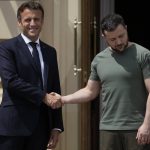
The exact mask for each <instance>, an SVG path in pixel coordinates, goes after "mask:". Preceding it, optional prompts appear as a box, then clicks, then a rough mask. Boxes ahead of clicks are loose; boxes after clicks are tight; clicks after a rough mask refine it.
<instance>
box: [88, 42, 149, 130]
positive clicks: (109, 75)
mask: <svg viewBox="0 0 150 150" xmlns="http://www.w3.org/2000/svg"><path fill="white" fill-rule="evenodd" d="M149 63H150V52H149V51H148V50H147V49H146V48H144V47H142V46H140V45H138V44H136V43H134V44H132V45H131V46H130V47H128V48H126V49H125V50H124V51H123V52H122V53H117V52H114V51H112V50H111V49H110V48H109V47H108V48H106V49H105V50H104V51H102V52H100V53H99V54H97V55H96V57H95V58H94V60H93V62H92V64H91V74H90V78H89V79H90V80H96V81H100V84H101V87H102V88H101V104H102V105H101V119H100V130H136V129H138V127H139V126H140V125H141V124H142V122H143V119H144V115H145V109H146V101H147V96H148V93H147V91H146V88H145V84H144V79H146V78H150V64H149Z"/></svg>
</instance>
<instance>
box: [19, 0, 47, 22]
mask: <svg viewBox="0 0 150 150" xmlns="http://www.w3.org/2000/svg"><path fill="white" fill-rule="evenodd" d="M26 8H27V9H30V10H40V11H41V12H42V18H44V9H43V7H42V5H41V4H40V3H38V2H35V1H30V2H25V3H23V4H21V6H20V7H19V8H18V11H17V19H18V20H21V13H22V12H23V11H24V10H25V9H26Z"/></svg>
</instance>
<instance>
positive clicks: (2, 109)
mask: <svg viewBox="0 0 150 150" xmlns="http://www.w3.org/2000/svg"><path fill="white" fill-rule="evenodd" d="M40 47H41V51H42V55H43V61H44V83H43V85H44V87H43V90H42V89H41V88H40V87H39V81H40V80H41V76H40V74H39V72H38V69H37V68H36V65H35V64H34V61H33V58H32V55H31V53H30V51H29V49H28V47H27V45H26V43H25V42H24V40H23V38H22V37H21V35H18V36H17V37H14V38H12V39H9V40H6V41H3V42H1V43H0V76H1V80H2V86H3V97H2V103H1V105H0V135H9V136H16V135H20V136H24V135H25V136H26V135H31V134H32V132H33V131H34V129H35V127H36V126H37V123H38V119H39V111H40V108H41V105H43V102H42V100H43V98H44V95H45V93H50V92H52V91H54V92H57V93H60V82H59V74H58V65H57V56H56V50H55V49H54V48H53V47H51V46H49V45H47V44H45V43H44V42H42V41H40ZM45 108H46V109H48V118H49V120H48V122H49V127H50V129H52V128H59V129H61V130H62V131H63V121H62V110H61V108H60V109H55V110H54V109H51V108H50V107H47V106H46V107H45Z"/></svg>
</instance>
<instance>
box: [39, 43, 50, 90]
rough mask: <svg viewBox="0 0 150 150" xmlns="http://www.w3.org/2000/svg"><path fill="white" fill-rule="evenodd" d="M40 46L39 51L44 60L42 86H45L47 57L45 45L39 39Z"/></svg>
mask: <svg viewBox="0 0 150 150" xmlns="http://www.w3.org/2000/svg"><path fill="white" fill-rule="evenodd" d="M40 47H41V52H42V56H43V62H44V88H46V86H47V79H48V57H47V53H46V51H47V50H46V47H45V45H44V44H43V43H42V42H41V41H40Z"/></svg>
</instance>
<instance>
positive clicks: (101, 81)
mask: <svg viewBox="0 0 150 150" xmlns="http://www.w3.org/2000/svg"><path fill="white" fill-rule="evenodd" d="M101 29H102V35H103V37H104V38H105V40H106V42H107V44H108V47H107V48H106V49H105V50H103V51H101V52H100V53H99V54H97V55H96V56H95V58H94V60H93V61H92V64H91V74H90V77H89V80H88V83H87V85H86V87H85V88H83V89H80V90H79V91H77V92H75V93H73V94H70V95H67V96H60V95H58V94H56V93H55V94H54V93H53V94H54V100H52V101H51V106H52V107H53V108H56V107H59V106H61V103H62V104H68V103H72V104H74V103H82V102H87V101H90V100H93V99H94V98H95V97H96V96H98V94H99V93H101V101H102V102H101V103H102V108H101V112H102V113H101V119H100V150H150V144H149V143H150V94H149V93H150V52H149V50H148V49H146V48H144V47H142V46H140V45H138V44H136V43H133V42H130V41H129V40H128V33H127V26H126V25H125V23H124V19H123V18H122V16H120V15H118V14H112V15H107V16H106V17H105V18H104V19H103V20H102V22H101Z"/></svg>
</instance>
